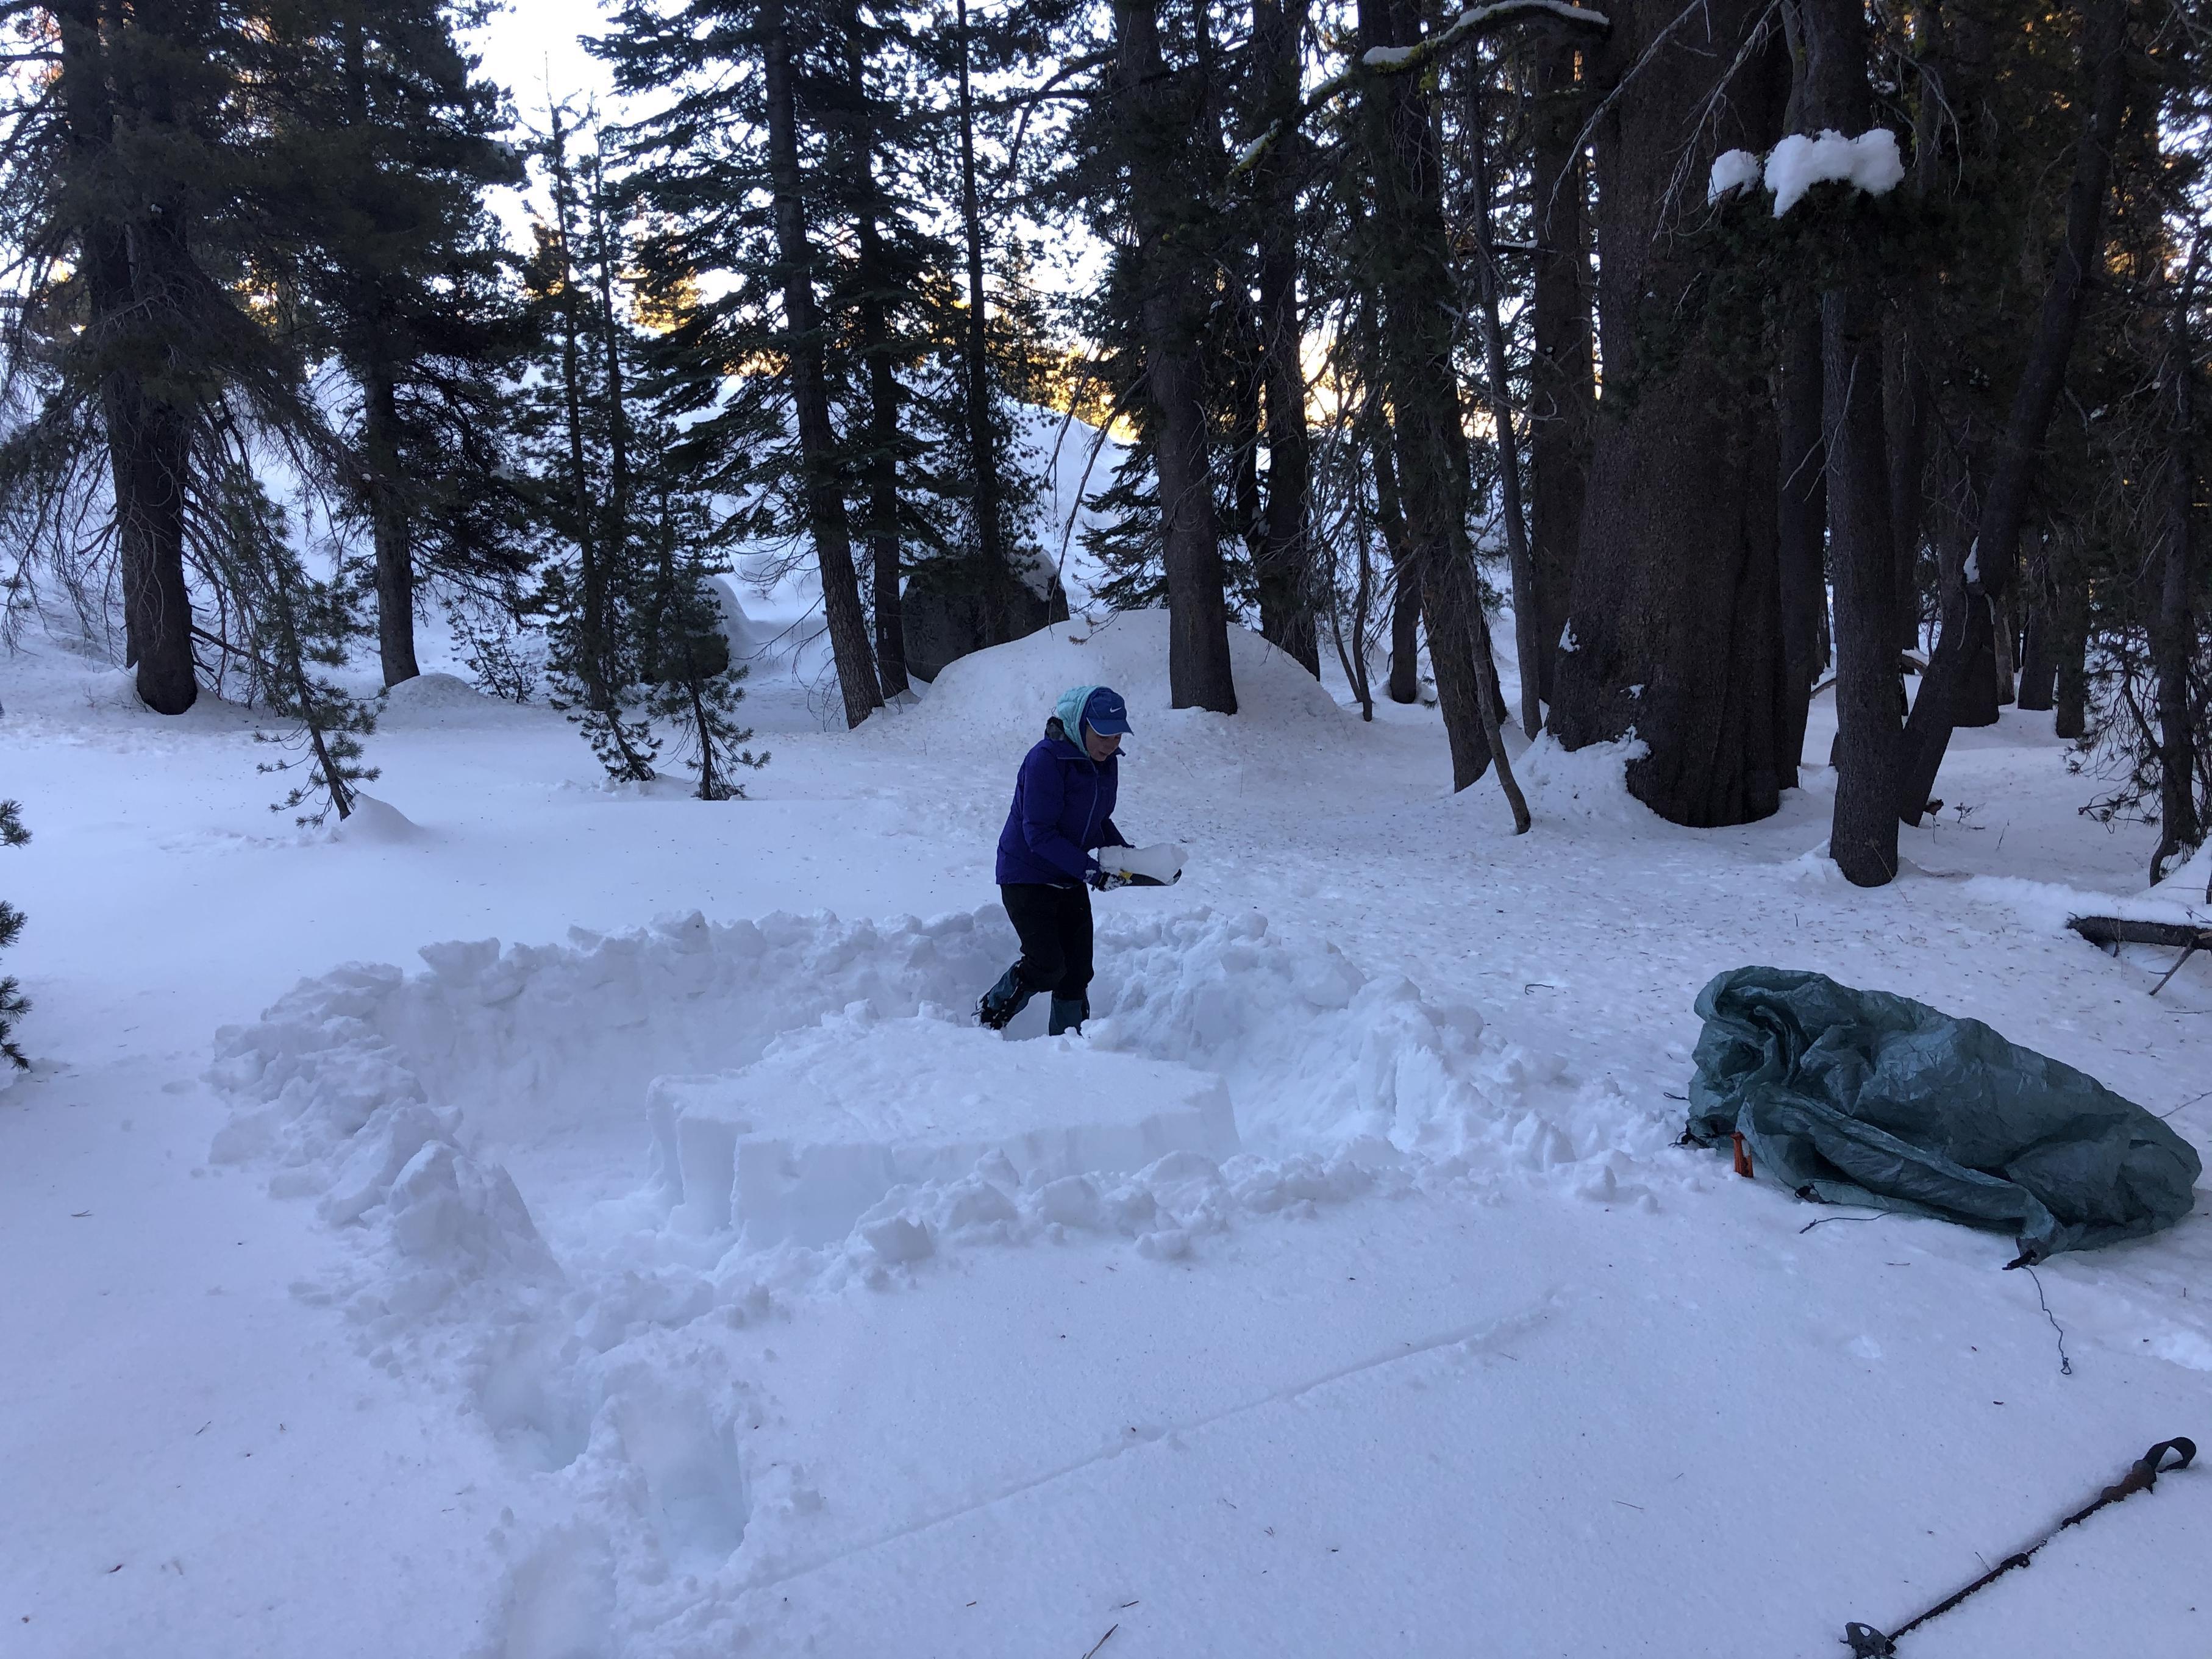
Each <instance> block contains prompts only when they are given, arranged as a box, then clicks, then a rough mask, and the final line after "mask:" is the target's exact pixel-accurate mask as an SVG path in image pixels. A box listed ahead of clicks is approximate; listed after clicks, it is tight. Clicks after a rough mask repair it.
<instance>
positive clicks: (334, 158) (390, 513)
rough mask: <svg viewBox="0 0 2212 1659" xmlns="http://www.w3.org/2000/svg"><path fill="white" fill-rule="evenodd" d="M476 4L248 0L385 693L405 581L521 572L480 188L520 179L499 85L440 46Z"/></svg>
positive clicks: (275, 251) (506, 311)
mask: <svg viewBox="0 0 2212 1659" xmlns="http://www.w3.org/2000/svg"><path fill="white" fill-rule="evenodd" d="M482 11H483V7H482V6H481V5H480V4H475V5H470V6H465V7H464V8H462V9H460V10H459V11H458V12H457V11H456V10H455V9H454V8H453V7H452V6H451V5H450V4H448V3H446V0H264V4H263V6H262V7H261V8H260V14H261V18H262V21H263V31H262V33H260V34H259V36H258V40H259V52H260V57H261V59H262V60H263V63H264V64H265V73H264V75H263V76H261V77H260V81H259V84H258V88H257V90H256V93H255V100H254V101H255V104H256V106H257V108H258V110H260V111H262V112H264V118H266V119H267V120H268V122H269V124H270V138H269V145H268V148H269V149H270V154H271V155H273V156H274V157H275V158H276V160H277V161H278V163H279V165H280V166H281V167H282V168H283V172H282V173H280V175H279V176H278V177H277V178H276V180H275V181H274V182H273V184H272V185H270V187H269V191H270V197H271V199H272V200H273V201H274V202H276V203H278V204H281V206H282V208H283V228H284V231H285V240H283V242H282V243H281V244H279V245H278V246H276V247H274V248H272V249H270V251H269V253H268V256H267V263H268V264H269V265H270V267H271V274H272V276H275V277H276V278H277V279H279V280H281V281H283V283H286V284H288V285H289V287H290V288H291V289H293V290H294V291H295V292H296V294H297V295H298V296H299V299H300V301H301V303H302V305H303V307H304V308H305V311H306V313H307V315H306V317H305V318H304V319H303V320H304V322H305V324H306V326H307V330H308V331H309V334H310V337H311V340H312V343H313V347H314V348H315V349H319V350H328V351H330V352H331V353H332V354H334V356H336V358H337V361H338V362H339V363H340V364H341V365H342V366H343V370H344V372H345V374H346V376H347V378H348V380H349V381H350V383H351V386H352V388H353V391H354V393H355V398H356V407H355V409H354V410H352V411H350V419H351V425H352V434H351V435H352V441H353V450H354V456H353V461H354V465H353V467H352V469H351V480H350V481H351V483H352V485H353V489H352V491H351V495H352V497H353V501H354V503H355V507H356V511H357V513H358V515H359V516H360V518H361V519H362V520H365V521H366V523H367V526H368V531H369V535H370V540H371V543H372V544H373V547H374V570H375V592H376V602H377V604H376V611H377V635H378V648H379V654H380V659H381V664H382V667H383V671H384V679H385V684H386V685H393V684H398V682H400V681H401V680H404V679H408V678H412V677H413V676H414V675H415V674H416V672H417V671H418V669H417V665H416V652H415V613H416V584H417V579H418V575H419V574H432V575H442V576H446V577H447V578H449V579H453V580H460V581H463V582H465V583H470V584H475V585H481V584H483V583H487V582H489V583H490V584H492V585H495V586H496V585H497V584H499V583H501V581H502V580H512V579H513V577H514V576H515V575H516V574H519V572H520V568H521V565H522V562H523V560H522V555H521V549H520V542H519V538H517V537H516V536H515V535H514V534H513V522H512V520H513V515H512V513H503V512H501V507H503V506H505V505H506V504H507V501H508V499H509V493H508V492H507V490H506V489H504V487H503V486H502V484H501V463H502V462H503V461H504V460H505V459H506V455H505V448H506V446H505V441H504V433H503V431H502V429H501V428H502V412H503V409H504V401H505V400H504V390H505V387H504V384H503V381H504V374H503V371H504V369H505V368H506V366H507V360H508V359H509V358H510V356H512V354H513V347H514V340H513V318H512V316H511V314H510V313H511V310H512V307H511V305H510V303H509V301H508V298H507V289H506V287H505V284H504V282H503V280H502V279H503V274H504V273H503V265H504V264H505V257H504V255H503V253H502V252H501V248H500V246H499V239H498V232H497V228H496V226H495V222H494V221H493V219H492V216H491V214H490V212H489V207H488V204H487V202H486V192H487V191H489V189H491V188H492V187H494V186H497V185H513V184H517V183H520V179H521V168H520V164H519V162H518V161H517V159H516V157H515V156H514V155H513V152H512V151H511V150H510V149H508V148H507V146H506V145H504V144H503V143H500V142H499V141H498V139H497V137H495V135H496V133H497V132H498V131H499V130H500V129H501V127H502V126H503V125H505V123H506V112H505V110H504V107H503V100H502V99H501V95H500V94H499V91H498V89H497V88H495V87H493V86H491V85H490V84H489V83H488V82H483V81H481V80H478V79H476V78H474V77H473V76H472V74H471V67H472V66H471V62H470V60H469V58H467V57H466V56H465V54H464V53H463V52H462V51H461V49H460V46H459V44H458V42H457V40H456V39H455V29H456V28H457V27H463V26H466V25H469V24H471V23H472V22H474V21H481V13H482Z"/></svg>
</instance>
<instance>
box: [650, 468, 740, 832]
mask: <svg viewBox="0 0 2212 1659" xmlns="http://www.w3.org/2000/svg"><path fill="white" fill-rule="evenodd" d="M657 495H658V501H657V513H656V518H657V527H658V532H659V562H658V568H657V569H656V571H655V572H654V575H653V586H652V591H651V592H650V594H649V596H648V598H647V603H646V605H645V607H644V610H643V612H642V622H643V626H644V630H645V647H644V654H645V660H646V664H647V668H646V676H647V679H648V680H649V681H650V682H651V688H652V689H651V690H649V691H648V692H647V696H646V700H645V708H646V713H647V714H648V715H649V716H651V717H652V718H653V719H654V720H659V721H661V722H663V723H664V724H666V725H670V726H674V727H675V728H676V733H677V736H676V753H677V755H678V757H679V758H680V759H681V761H682V762H683V763H684V765H685V766H687V767H689V768H690V770H691V772H692V774H693V775H694V776H695V777H696V779H697V781H698V787H697V788H696V791H694V793H696V795H697V796H698V798H699V799H701V800H731V799H744V793H745V792H744V785H743V784H741V783H740V782H738V772H739V770H740V769H750V770H757V769H759V768H761V767H763V766H766V765H767V764H768V762H769V757H768V754H767V752H766V751H765V750H763V751H762V752H761V753H760V754H758V755H755V754H754V753H753V752H752V750H750V749H748V748H746V747H745V744H748V743H750V742H751V740H752V735H753V734H752V732H751V729H750V727H746V726H740V725H739V724H738V719H737V709H738V702H740V701H742V700H743V698H744V684H743V682H744V678H745V676H746V674H747V672H749V669H748V666H747V665H745V664H744V663H740V662H734V661H732V658H731V654H730V640H729V635H728V634H727V633H726V631H725V629H724V620H723V616H722V609H721V605H720V601H719V600H718V599H717V598H716V596H715V593H714V588H713V586H711V585H710V584H711V582H712V580H713V578H714V575H715V574H717V573H716V572H715V571H714V568H713V565H712V563H711V562H710V559H709V557H708V552H707V549H706V540H707V531H708V514H707V513H706V510H705V508H704V506H703V505H702V503H701V502H699V501H696V499H693V498H690V497H687V496H685V495H682V494H680V493H678V491H677V490H676V489H673V488H672V487H671V484H670V483H668V481H667V480H666V479H665V477H664V478H663V479H661V480H659V483H658V489H657Z"/></svg>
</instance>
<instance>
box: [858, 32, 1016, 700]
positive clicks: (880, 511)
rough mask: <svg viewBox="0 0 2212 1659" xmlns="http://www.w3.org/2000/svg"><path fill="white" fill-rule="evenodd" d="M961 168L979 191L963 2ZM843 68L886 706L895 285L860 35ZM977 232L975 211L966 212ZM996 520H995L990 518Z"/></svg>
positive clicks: (902, 648) (894, 651)
mask: <svg viewBox="0 0 2212 1659" xmlns="http://www.w3.org/2000/svg"><path fill="white" fill-rule="evenodd" d="M960 15H961V49H960V89H961V129H960V139H961V145H960V148H961V161H962V166H963V173H967V174H968V175H969V177H968V179H967V188H968V190H969V191H972V190H973V188H974V179H973V176H972V175H973V173H974V157H973V147H972V143H971V142H970V138H969V131H968V113H969V104H968V99H967V91H968V46H967V3H966V0H961V13H960ZM845 69H846V76H847V79H848V91H849V94H850V96H851V98H852V100H853V108H854V112H855V120H856V121H857V123H858V127H859V131H858V135H857V137H858V142H857V144H856V147H855V154H854V158H853V166H854V173H855V175H856V176H855V178H854V184H855V185H856V186H857V187H858V188H857V191H856V194H857V196H858V198H859V200H858V202H857V204H856V210H857V216H858V219H859V223H860V270H859V272H858V276H859V283H860V351H861V355H862V356H863V357H865V358H866V361H867V365H868V468H867V484H868V515H867V524H866V535H867V539H868V551H869V563H870V566H871V574H872V580H873V586H874V593H873V598H874V599H875V613H876V673H877V675H878V679H879V684H880V689H881V690H882V692H883V694H884V697H885V698H886V699H888V698H891V697H896V696H902V694H903V693H904V692H905V691H906V690H908V684H907V673H906V611H905V605H904V602H903V600H902V597H901V594H900V591H899V587H900V580H901V577H902V574H903V573H902V571H901V569H900V568H899V567H900V558H899V501H898V443H899V428H898V422H899V401H900V400H899V383H898V374H897V371H896V368H895V367H894V366H893V364H892V362H891V353H890V325H889V324H888V322H887V321H886V319H885V318H884V301H883V295H884V290H885V289H886V288H887V287H888V286H889V284H890V271H889V270H888V268H887V261H886V260H885V258H884V238H883V228H882V221H881V215H882V207H883V201H882V196H881V193H880V192H879V191H878V189H877V186H876V168H875V149H876V145H877V143H878V133H877V131H876V124H875V117H874V106H872V104H871V103H870V102H869V94H868V78H867V64H866V59H865V58H863V57H862V54H861V51H860V36H859V31H858V29H857V27H856V28H854V29H851V30H849V31H848V33H847V35H846V47H845ZM968 212H969V222H970V225H971V252H972V251H973V247H974V244H973V241H972V226H973V221H974V212H973V208H972V206H969V208H968ZM979 274H980V273H979V271H978V270H975V269H974V268H973V267H972V265H971V270H970V272H969V276H970V278H971V287H970V289H969V314H970V317H971V318H972V317H973V316H974V315H975V310H976V303H977V296H978V295H979V294H980V291H981V290H980V286H978V285H975V284H974V281H973V279H974V278H975V277H976V276H978V275H979ZM993 516H994V521H995V518H996V515H995V513H994V515H993Z"/></svg>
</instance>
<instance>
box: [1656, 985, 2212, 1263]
mask: <svg viewBox="0 0 2212 1659" xmlns="http://www.w3.org/2000/svg"><path fill="white" fill-rule="evenodd" d="M1698 1012H1699V1014H1700V1015H1702V1016H1703V1017H1704V1018H1705V1031H1704V1034H1703V1035H1702V1036H1699V1039H1698V1050H1697V1054H1696V1057H1695V1058H1696V1061H1697V1068H1698V1069H1697V1075H1696V1076H1695V1077H1694V1078H1692V1079H1691V1083H1690V1123H1689V1133H1690V1134H1691V1135H1692V1137H1694V1138H1696V1139H1699V1140H1705V1141H1713V1140H1725V1139H1727V1137H1728V1136H1729V1133H1731V1132H1736V1133H1741V1134H1742V1136H1743V1138H1744V1140H1745V1142H1746V1143H1747V1146H1748V1148H1749V1151H1750V1152H1751V1155H1752V1160H1753V1171H1754V1173H1756V1174H1757V1175H1759V1176H1769V1177H1771V1178H1772V1179H1774V1180H1776V1181H1779V1182H1782V1183H1783V1184H1784V1185H1785V1186H1787V1187H1789V1188H1790V1189H1791V1190H1792V1191H1795V1192H1796V1193H1798V1194H1801V1195H1802V1196H1804V1197H1807V1198H1817V1199H1821V1200H1826V1202H1828V1203H1831V1204H1868V1205H1873V1206H1877V1207H1879V1208H1881V1209H1885V1210H1903V1211H1906V1212H1911V1213H1912V1214H1917V1215H1932V1216H1938V1217H1941V1218H1943V1219H1945V1220H1948V1221H1960V1222H1965V1223H1966V1224H1967V1225H1970V1226H1976V1227H1988V1228H1992V1229H1996V1230H1997V1231H2003V1232H2008V1233H2010V1234H2012V1235H2013V1236H2014V1237H2015V1238H2017V1239H2018V1240H2019V1241H2020V1250H2021V1258H2022V1260H2024V1261H2041V1260H2042V1259H2043V1258H2044V1257H2045V1256H2047V1255H2056V1254H2057V1252H2059V1251H2061V1250H2079V1249H2088V1248H2091V1247H2093V1246H2095V1245H2099V1244H2109V1243H2112V1241H2113V1240H2115V1239H2121V1238H2134V1237H2139V1236H2141V1235H2142V1234H2144V1233H2149V1232H2155V1231H2158V1229H2160V1228H2161V1227H2166V1226H2171V1225H2172V1224H2173V1223H2174V1222H2176V1221H2179V1219H2180V1218H2182V1217H2183V1216H2185V1215H2187V1214H2188V1213H2189V1210H2190V1206H2191V1203H2192V1202H2193V1201H2194V1197H2195V1194H2194V1192H2193V1190H2192V1189H2193V1188H2194V1187H2195V1186H2196V1183H2197V1175H2198V1174H2199V1172H2200V1171H2201V1170H2202V1168H2203V1164H2202V1163H2201V1161H2200V1160H2199V1159H2198V1158H2197V1152H2196V1150H2195V1149H2194V1148H2193V1147H2191V1146H2190V1145H2189V1143H2188V1142H2186V1141H2185V1140H2184V1139H2182V1138H2181V1137H2180V1136H2179V1135H2178V1134H2176V1133H2174V1132H2173V1131H2172V1129H2170V1128H2168V1127H2166V1125H2165V1124H2163V1123H2161V1122H2160V1121H2158V1119H2156V1118H2155V1117H2153V1116H2152V1115H2150V1114H2149V1113H2148V1112H2147V1111H2145V1110H2144V1109H2142V1107H2140V1106H2137V1105H2135V1104H2133V1103H2131V1102H2129V1101H2125V1100H2123V1099H2122V1098H2120V1097H2119V1096H2118V1095H2116V1094H2114V1093H2113V1092H2112V1091H2111V1090H2110V1089H2107V1088H2106V1087H2105V1085H2103V1084H2101V1083H2100V1082H2098V1081H2097V1080H2096V1079H2094V1078H2093V1077H2089V1076H2087V1075H2086V1074H2085V1073H2081V1072H2077V1071H2075V1069H2074V1068H2073V1067H2072V1066H2063V1065H2061V1064H2059V1062H2058V1061H2057V1060H2051V1059H2049V1058H2047V1057H2046V1056H2045V1055H2042V1054H2037V1053H2035V1052H2034V1051H2033V1050H2032V1049H2028V1048H2021V1047H2019V1046H2018V1045H2017V1044H2015V1043H2011V1042H2006V1041H2005V1039H2004V1038H2002V1037H2001V1036H1998V1035H1997V1034H1996V1032H1995V1031H1993V1030H1990V1028H1989V1027H1988V1026H1986V1025H1984V1024H1982V1023H1981V1021H1979V1020H1978V1019H1955V1018H1952V1017H1951V1016H1950V1015H1948V1014H1942V1013H1938V1012H1936V1010H1935V1009H1933V1008H1930V1007H1928V1006H1925V1005H1924V1004H1922V1003H1917V1002H1914V1001H1912V1000H1910V999H1908V998H1905V997H1900V996H1892V995H1890V994H1887V992H1882V991H1855V990H1853V989H1851V988H1850V987H1849V986H1846V985H1838V984H1837V983H1836V982H1835V981H1833V980H1832V979H1828V978H1826V977H1825V976H1823V975H1820V974H1810V973H1802V972H1799V971H1796V970H1794V969H1786V968H1738V969H1735V970H1733V971H1732V972H1729V973H1725V974H1722V975H1719V976H1718V977H1717V978H1716V979H1714V980H1713V981H1712V982H1711V984H1709V985H1707V986H1706V987H1705V989H1704V990H1703V991H1701V992H1699V994H1698Z"/></svg>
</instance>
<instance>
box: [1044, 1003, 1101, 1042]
mask: <svg viewBox="0 0 2212 1659" xmlns="http://www.w3.org/2000/svg"><path fill="white" fill-rule="evenodd" d="M1088 1018H1091V999H1090V998H1089V997H1054V999H1053V1000H1052V1023H1051V1024H1049V1025H1048V1026H1047V1027H1046V1028H1045V1035H1046V1036H1059V1035H1060V1033H1061V1032H1063V1031H1080V1030H1082V1029H1083V1022H1084V1021H1085V1020H1086V1019H1088Z"/></svg>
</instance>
